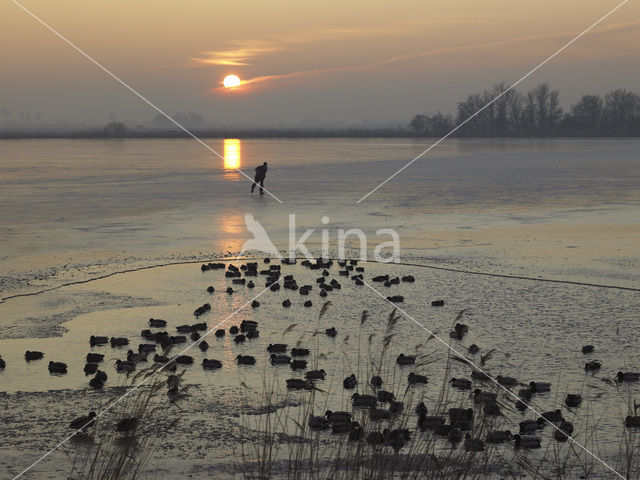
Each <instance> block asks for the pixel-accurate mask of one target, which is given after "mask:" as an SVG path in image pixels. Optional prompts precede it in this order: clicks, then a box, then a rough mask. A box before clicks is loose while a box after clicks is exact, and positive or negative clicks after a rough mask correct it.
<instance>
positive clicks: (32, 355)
mask: <svg viewBox="0 0 640 480" xmlns="http://www.w3.org/2000/svg"><path fill="white" fill-rule="evenodd" d="M42 357H44V353H42V352H32V351H29V350H27V351H26V352H25V354H24V359H25V360H26V361H27V362H30V361H32V360H40V359H41V358H42Z"/></svg>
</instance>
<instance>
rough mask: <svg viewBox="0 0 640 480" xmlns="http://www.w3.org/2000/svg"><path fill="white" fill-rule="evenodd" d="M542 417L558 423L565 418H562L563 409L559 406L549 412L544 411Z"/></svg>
mask: <svg viewBox="0 0 640 480" xmlns="http://www.w3.org/2000/svg"><path fill="white" fill-rule="evenodd" d="M540 418H542V419H543V420H546V421H547V422H551V423H558V422H561V421H563V420H564V418H562V410H560V409H559V408H557V409H556V410H551V411H549V412H544V413H543V414H542V415H541V416H540Z"/></svg>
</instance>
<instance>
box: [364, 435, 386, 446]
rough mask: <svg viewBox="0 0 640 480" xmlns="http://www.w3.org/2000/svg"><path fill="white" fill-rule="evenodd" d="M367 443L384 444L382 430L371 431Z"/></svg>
mask: <svg viewBox="0 0 640 480" xmlns="http://www.w3.org/2000/svg"><path fill="white" fill-rule="evenodd" d="M367 443H368V444H369V445H373V446H375V445H382V444H383V443H384V435H383V433H382V432H370V433H369V434H368V435H367Z"/></svg>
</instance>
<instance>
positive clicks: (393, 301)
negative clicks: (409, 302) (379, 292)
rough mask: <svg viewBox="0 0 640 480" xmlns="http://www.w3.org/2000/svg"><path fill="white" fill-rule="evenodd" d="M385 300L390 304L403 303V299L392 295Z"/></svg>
mask: <svg viewBox="0 0 640 480" xmlns="http://www.w3.org/2000/svg"><path fill="white" fill-rule="evenodd" d="M387 300H388V301H389V302H391V303H402V302H404V297H403V296H402V295H392V296H390V297H387Z"/></svg>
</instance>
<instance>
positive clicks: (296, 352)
mask: <svg viewBox="0 0 640 480" xmlns="http://www.w3.org/2000/svg"><path fill="white" fill-rule="evenodd" d="M291 355H292V356H294V357H306V356H308V355H309V349H308V348H295V347H294V348H292V349H291Z"/></svg>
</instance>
